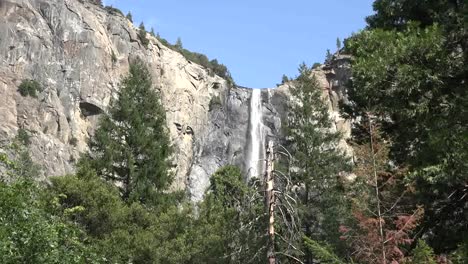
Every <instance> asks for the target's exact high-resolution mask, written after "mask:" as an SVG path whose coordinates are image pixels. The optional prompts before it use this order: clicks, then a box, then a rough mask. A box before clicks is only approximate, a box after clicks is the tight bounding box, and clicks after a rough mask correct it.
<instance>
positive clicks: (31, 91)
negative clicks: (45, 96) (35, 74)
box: [18, 80, 42, 98]
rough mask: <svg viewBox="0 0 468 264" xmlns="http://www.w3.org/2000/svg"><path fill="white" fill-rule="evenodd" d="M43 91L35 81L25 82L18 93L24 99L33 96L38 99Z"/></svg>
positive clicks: (19, 87)
mask: <svg viewBox="0 0 468 264" xmlns="http://www.w3.org/2000/svg"><path fill="white" fill-rule="evenodd" d="M41 91H42V88H41V85H40V84H39V83H38V82H37V81H35V80H23V81H22V82H21V84H20V85H19V86H18V92H19V93H20V94H21V95H22V96H24V97H26V96H31V97H34V98H37V93H38V92H41Z"/></svg>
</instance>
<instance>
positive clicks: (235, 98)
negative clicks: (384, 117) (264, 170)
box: [0, 0, 350, 200]
mask: <svg viewBox="0 0 468 264" xmlns="http://www.w3.org/2000/svg"><path fill="white" fill-rule="evenodd" d="M137 34H138V29H137V28H135V26H134V25H133V24H132V23H131V22H130V21H129V20H127V19H126V18H125V17H124V16H123V15H121V14H119V13H117V12H110V11H109V10H106V9H104V8H103V7H101V6H98V5H95V4H93V3H90V2H87V1H79V0H0V121H1V122H0V140H1V141H3V142H6V141H8V140H9V139H11V138H13V137H14V136H15V135H17V133H18V131H19V130H20V129H22V130H25V131H28V133H29V134H30V135H31V144H30V152H31V156H32V158H33V160H34V161H35V162H37V163H39V164H40V165H41V166H42V167H43V176H42V177H43V179H45V175H47V176H53V175H64V174H69V173H73V171H74V165H75V162H76V160H77V159H78V157H79V155H80V153H82V152H85V151H87V144H86V140H87V139H88V138H89V137H90V136H92V135H93V131H94V129H95V128H96V125H97V121H98V118H99V116H100V115H102V114H105V112H106V110H107V107H108V105H109V102H110V100H111V99H112V98H114V97H115V96H116V91H117V89H118V83H119V80H120V79H121V76H123V75H125V74H126V72H127V71H128V67H129V61H130V60H131V59H132V58H135V57H139V58H141V59H143V60H144V61H145V62H146V63H147V65H148V67H149V68H150V71H151V73H152V75H153V80H154V84H155V89H157V90H158V91H159V92H160V94H161V98H162V103H163V105H164V107H165V108H166V110H167V126H168V129H169V131H170V136H171V139H172V142H173V146H174V149H175V154H174V158H173V160H174V162H173V163H174V164H173V170H174V173H175V179H176V180H175V183H174V188H176V189H186V190H187V191H188V192H189V193H190V195H191V197H192V199H194V200H199V199H201V198H202V195H203V192H204V190H205V188H206V187H207V186H208V183H209V176H210V175H211V174H212V173H213V172H214V171H215V170H216V169H217V168H219V167H221V166H223V165H225V164H228V163H230V164H236V165H238V166H240V167H241V168H242V169H243V170H244V171H245V172H247V171H248V170H249V168H248V165H247V164H248V162H247V159H250V158H251V157H250V156H249V153H250V152H251V147H250V146H251V141H252V138H251V136H249V135H251V133H249V129H252V128H251V125H250V123H249V120H250V118H251V112H252V111H251V110H252V109H251V102H250V98H251V95H252V90H251V89H247V88H244V87H231V86H230V85H229V82H227V81H226V80H224V79H222V78H221V77H219V76H217V75H215V74H213V73H212V72H211V70H209V69H207V68H204V67H202V66H200V65H197V64H195V63H193V62H191V61H188V60H187V59H185V58H184V57H183V56H182V55H181V54H179V53H177V52H175V51H173V50H171V49H169V48H167V47H166V46H164V45H163V44H162V43H161V42H159V41H158V40H157V39H156V38H154V37H152V36H150V35H149V34H148V35H147V38H148V39H149V45H148V47H145V46H144V45H142V43H141V41H140V39H139V38H138V35H137ZM221 44H222V43H221ZM348 63H349V62H348V58H346V57H344V56H335V59H334V60H333V61H332V63H330V64H329V65H325V66H322V67H320V68H318V69H316V70H315V71H314V74H316V76H317V77H318V79H319V81H320V83H321V86H322V87H323V88H324V100H326V101H327V102H329V106H330V112H331V113H332V116H333V118H334V120H335V124H336V127H335V128H334V129H338V130H341V131H343V132H344V133H345V134H346V135H349V133H350V126H349V124H348V123H346V122H345V121H344V120H343V119H342V118H340V117H339V114H338V101H339V100H342V99H343V98H344V82H345V80H346V79H348V78H349V67H348ZM23 80H35V81H37V82H38V83H39V84H40V87H41V91H40V92H39V93H38V96H37V98H34V97H24V96H22V95H21V94H20V93H19V92H18V86H19V85H20V83H21V82H22V81H23ZM288 87H289V86H288V84H285V85H282V86H280V87H278V88H275V89H264V90H262V91H261V93H260V95H261V96H260V100H261V101H260V105H261V112H262V124H263V128H264V130H263V132H262V133H264V134H263V135H264V137H263V140H266V139H268V138H280V137H281V122H282V120H284V117H285V113H286V107H287V102H288V98H289V93H288ZM342 146H343V148H345V149H348V151H350V149H349V148H348V147H347V145H346V142H345V141H343V144H342ZM261 153H262V151H260V154H259V155H261Z"/></svg>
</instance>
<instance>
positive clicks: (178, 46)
mask: <svg viewBox="0 0 468 264" xmlns="http://www.w3.org/2000/svg"><path fill="white" fill-rule="evenodd" d="M174 46H175V47H176V49H178V50H182V49H183V48H184V46H183V44H182V39H181V38H180V37H179V38H177V41H176V43H175V45H174Z"/></svg>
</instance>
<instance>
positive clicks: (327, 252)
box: [304, 237, 344, 264]
mask: <svg viewBox="0 0 468 264" xmlns="http://www.w3.org/2000/svg"><path fill="white" fill-rule="evenodd" d="M304 245H305V248H306V250H307V251H309V252H310V254H312V256H313V257H314V259H315V260H319V261H320V263H322V262H323V263H331V264H344V262H343V261H342V260H341V259H340V258H339V257H338V256H336V255H335V254H334V253H333V251H332V249H331V248H330V247H328V246H323V245H321V244H320V243H318V242H317V241H314V240H312V239H310V238H308V237H304Z"/></svg>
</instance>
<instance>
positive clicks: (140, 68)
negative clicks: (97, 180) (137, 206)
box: [81, 60, 172, 204]
mask: <svg viewBox="0 0 468 264" xmlns="http://www.w3.org/2000/svg"><path fill="white" fill-rule="evenodd" d="M120 86H121V89H120V91H119V97H118V99H117V100H115V101H112V102H111V104H110V108H109V114H108V115H105V116H103V117H102V119H101V120H100V123H99V128H98V129H97V131H96V133H95V137H94V138H92V139H91V141H90V150H91V153H90V155H88V156H87V157H84V158H83V159H82V160H81V163H82V164H89V166H90V167H91V168H93V169H94V170H95V171H96V172H97V174H98V175H99V176H100V177H102V178H104V179H106V180H108V181H111V182H118V183H120V184H121V185H122V186H121V194H122V196H123V198H124V199H125V200H127V201H129V202H132V201H139V202H142V203H150V204H152V203H157V202H156V201H161V199H163V197H164V196H165V195H164V193H163V192H164V191H165V190H166V189H167V188H168V187H169V186H170V184H171V182H172V175H171V174H169V172H168V169H169V160H168V159H169V155H170V154H171V148H170V142H169V136H168V132H167V128H166V113H165V110H164V108H163V106H162V105H161V102H160V98H159V96H158V94H157V93H156V91H155V90H154V88H153V84H152V80H151V75H150V73H149V71H148V69H147V67H146V66H145V65H144V64H143V62H141V61H140V60H138V61H136V62H134V63H132V64H131V65H130V72H129V75H128V76H127V77H125V78H124V79H123V80H122V82H121V84H120Z"/></svg>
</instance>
